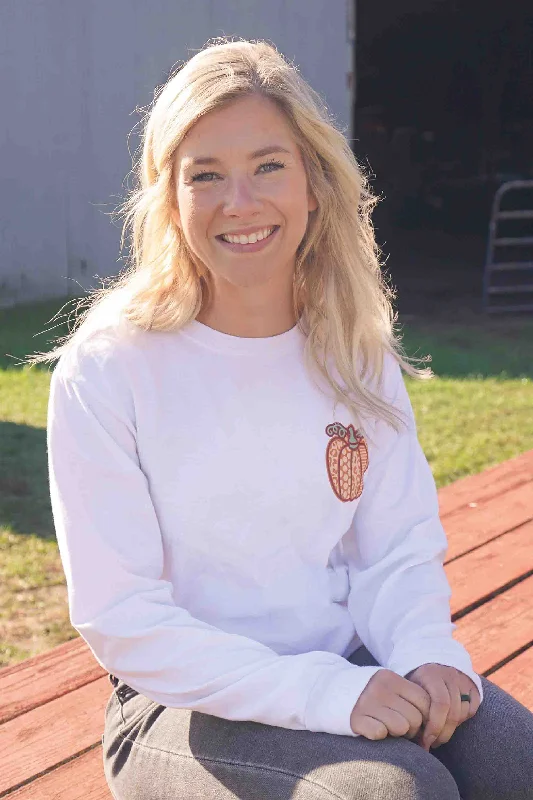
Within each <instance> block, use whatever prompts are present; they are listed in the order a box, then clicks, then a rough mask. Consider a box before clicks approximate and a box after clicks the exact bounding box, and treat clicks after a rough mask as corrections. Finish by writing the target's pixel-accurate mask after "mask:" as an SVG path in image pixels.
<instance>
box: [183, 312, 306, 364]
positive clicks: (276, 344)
mask: <svg viewBox="0 0 533 800" xmlns="http://www.w3.org/2000/svg"><path fill="white" fill-rule="evenodd" d="M181 332H182V333H183V334H184V335H185V336H187V337H188V338H189V339H192V340H193V341H195V342H197V343H198V344H201V345H204V346H205V347H209V348H210V349H211V350H217V351H218V352H220V353H233V354H237V355H251V356H257V355H261V356H263V355H282V354H285V353H290V352H296V351H297V349H298V347H299V346H300V343H301V341H302V339H303V336H304V334H303V332H302V331H301V330H300V328H299V324H298V322H297V323H296V324H295V325H294V327H292V328H290V329H289V330H288V331H285V332H284V333H278V334H276V335H275V336H253V337H247V336H234V335H233V334H230V333H222V331H217V330H216V329H215V328H210V327H209V325H206V324H205V323H204V322H199V321H198V320H196V319H193V320H191V321H190V322H189V323H187V325H185V326H184V327H183V328H181Z"/></svg>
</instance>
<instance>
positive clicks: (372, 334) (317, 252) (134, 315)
mask: <svg viewBox="0 0 533 800" xmlns="http://www.w3.org/2000/svg"><path fill="white" fill-rule="evenodd" d="M250 94H259V95H260V96H263V97H266V98H268V99H269V100H271V101H273V102H275V103H276V104H277V106H278V108H280V109H281V110H282V111H283V112H284V113H285V115H286V118H287V120H288V122H289V124H290V125H291V128H292V130H293V132H294V135H295V137H296V140H297V142H298V144H299V146H300V149H301V152H302V156H303V161H304V165H305V169H306V173H307V178H308V181H309V188H310V190H311V192H312V193H313V195H314V197H315V198H316V200H317V202H318V208H317V209H316V211H314V212H312V213H311V214H310V216H309V223H308V226H307V230H306V233H305V236H304V238H303V240H302V242H301V244H300V246H299V248H298V251H297V253H296V264H295V272H294V283H293V309H294V313H295V317H296V319H299V322H298V325H299V326H300V328H301V330H302V331H303V332H304V333H305V335H306V343H305V360H306V364H307V365H308V366H310V367H313V368H317V369H318V371H319V374H321V375H322V376H323V377H324V378H325V379H326V382H327V384H329V386H330V387H331V388H332V389H333V392H334V395H335V397H336V399H337V400H338V401H340V402H342V403H345V404H346V406H347V408H348V409H349V411H350V413H352V414H353V416H354V418H355V419H360V414H364V413H365V412H366V413H368V414H370V415H371V416H377V417H378V418H382V419H384V420H385V421H386V422H388V423H389V424H390V425H392V426H393V427H394V428H395V429H396V430H399V425H398V422H399V421H400V422H401V420H399V418H398V415H397V412H396V409H395V408H393V407H392V406H391V405H390V404H388V403H387V402H385V401H383V400H382V398H381V397H380V396H379V394H378V393H374V392H372V391H370V390H369V388H368V387H367V386H365V383H364V381H363V378H364V377H365V376H369V377H370V379H371V380H373V379H377V381H378V383H379V384H380V383H381V380H382V374H383V361H384V355H385V353H386V352H389V353H390V354H391V355H392V356H393V357H394V359H395V360H396V361H397V362H398V363H399V364H400V366H401V367H402V369H403V370H404V371H405V372H406V373H408V374H409V375H411V376H412V377H418V378H428V377H432V373H431V370H430V369H429V368H425V369H420V368H416V367H414V366H412V365H411V364H410V363H409V359H408V357H407V356H406V355H405V352H404V351H403V347H402V345H401V341H400V336H399V335H398V334H397V333H396V332H395V323H396V315H395V313H394V312H393V308H392V300H393V299H394V294H393V291H392V289H391V288H390V287H389V286H388V284H387V283H386V281H385V279H384V277H383V275H382V264H381V263H380V257H381V250H380V248H379V247H378V245H377V243H376V241H375V237H374V229H373V225H372V222H371V212H372V210H373V208H374V206H375V205H376V203H377V202H378V198H377V197H376V196H374V195H373V194H372V192H371V190H370V188H369V185H368V180H367V178H366V176H365V175H364V173H363V171H362V169H361V167H360V166H359V164H358V162H357V160H356V158H355V156H354V154H353V153H352V150H351V148H350V145H349V143H348V141H347V140H346V138H345V136H344V134H343V133H342V132H341V130H339V129H338V128H337V127H336V124H335V122H334V121H333V119H332V118H330V116H329V114H328V111H327V108H326V106H325V105H324V104H323V102H322V100H321V99H320V96H319V95H318V94H317V93H316V92H315V91H314V90H313V89H312V88H311V87H310V86H309V85H308V84H307V83H306V82H305V81H304V80H303V78H302V77H301V76H300V74H299V72H298V70H297V68H296V67H295V66H294V65H293V64H291V63H289V62H288V61H287V60H286V59H285V58H284V57H283V56H282V55H281V53H279V52H278V51H277V49H276V48H275V47H274V46H273V45H271V44H270V43H268V42H266V41H257V40H254V41H247V40H242V39H238V40H228V39H223V40H220V39H217V40H215V43H214V44H209V43H208V44H207V45H206V46H205V47H204V48H203V49H202V50H200V51H199V52H197V53H196V54H195V55H194V56H193V57H192V58H191V59H190V60H189V61H187V62H186V63H185V64H184V65H183V66H181V67H178V69H176V70H174V71H173V72H171V74H170V77H169V78H168V80H167V81H166V83H165V84H164V85H163V86H162V87H159V89H156V91H155V92H154V101H153V106H152V109H151V110H150V112H149V113H148V114H147V119H146V122H145V125H144V129H143V135H142V152H141V156H140V158H139V160H138V161H137V163H136V164H135V167H134V170H135V174H136V177H137V180H138V184H139V186H138V188H136V189H134V190H132V191H131V193H130V195H129V197H128V198H127V199H126V201H125V202H124V203H123V205H122V206H121V207H120V209H119V213H121V214H123V215H124V216H125V220H124V225H123V229H122V238H121V248H122V246H123V244H124V238H125V234H126V232H127V231H128V229H130V228H131V247H130V257H129V264H128V265H127V268H126V269H125V271H124V272H122V273H121V274H119V275H118V276H116V277H115V278H114V279H113V281H112V283H111V285H109V286H108V287H105V286H104V287H102V288H97V289H94V290H92V292H91V294H90V295H89V307H88V308H87V309H86V310H85V311H84V313H83V314H82V315H81V317H80V318H79V319H78V320H77V324H76V326H75V328H74V330H73V331H72V332H70V333H69V334H67V335H66V336H64V337H60V338H58V339H57V342H62V343H60V344H57V345H56V346H55V347H54V348H53V349H52V350H51V351H49V352H47V353H40V354H37V355H34V356H32V357H29V358H27V359H26V361H28V362H29V363H31V364H36V363H38V362H40V361H52V360H54V359H56V358H59V357H60V356H61V355H62V354H63V353H64V352H66V351H67V350H68V349H69V348H70V347H72V346H73V345H74V344H75V343H76V342H77V341H79V340H80V339H82V338H84V337H85V336H86V335H87V334H88V333H90V332H91V331H94V330H97V329H98V328H99V327H102V326H107V325H110V324H111V325H113V324H116V323H118V322H120V321H121V320H124V319H125V320H128V321H129V322H130V323H132V324H133V325H134V326H137V327H139V328H142V329H143V330H146V331H148V330H156V331H168V330H176V329H179V328H181V327H182V326H184V325H186V324H187V323H188V322H189V321H191V320H192V319H194V318H195V317H196V316H197V314H198V313H199V312H200V310H201V308H202V306H203V303H204V301H205V300H206V298H208V297H209V290H210V287H209V282H210V281H209V275H208V273H207V272H206V270H205V267H204V266H203V265H202V264H199V263H197V261H196V260H195V259H194V258H193V256H192V253H191V252H190V250H189V248H188V246H187V243H186V241H185V240H184V237H183V234H182V231H181V229H180V228H179V227H178V226H177V224H176V223H175V221H174V220H173V218H172V214H171V211H172V209H173V207H175V204H176V195H175V188H174V161H175V159H174V155H175V151H176V148H177V147H178V145H179V144H180V142H181V141H182V139H183V138H184V136H185V135H186V134H187V132H188V131H189V130H190V128H191V127H192V126H193V125H194V124H195V122H196V121H197V120H198V119H199V118H200V117H201V116H203V115H204V114H206V113H209V112H210V111H213V110H215V109H219V108H221V107H222V106H223V105H225V104H228V103H230V102H232V101H233V100H236V99H238V98H241V97H244V96H246V95H250ZM84 302H87V299H86V298H82V300H81V303H82V304H83V303H84ZM330 357H331V358H332V360H333V364H334V366H335V368H336V371H337V373H338V375H339V377H340V382H338V381H337V380H336V378H335V377H334V376H333V375H332V374H331V371H330V369H329V366H328V359H329V358H330ZM358 360H360V367H361V368H362V369H361V370H360V369H359V367H358V363H357V362H358ZM410 360H417V361H421V360H423V359H410Z"/></svg>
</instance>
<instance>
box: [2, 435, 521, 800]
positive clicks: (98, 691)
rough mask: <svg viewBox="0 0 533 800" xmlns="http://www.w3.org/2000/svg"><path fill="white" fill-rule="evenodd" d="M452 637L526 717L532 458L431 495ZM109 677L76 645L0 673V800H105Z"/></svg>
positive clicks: (107, 798) (508, 463) (79, 643)
mask: <svg viewBox="0 0 533 800" xmlns="http://www.w3.org/2000/svg"><path fill="white" fill-rule="evenodd" d="M439 498H440V506H441V517H442V520H443V523H444V526H445V528H446V531H447V534H448V540H449V550H448V554H447V561H446V572H447V575H448V579H449V581H450V584H451V586H452V590H453V594H452V601H451V605H452V615H453V620H454V621H455V622H456V624H457V629H456V631H455V634H454V635H455V636H456V638H457V639H459V640H460V641H461V642H462V643H463V644H464V645H465V646H466V648H467V649H468V651H469V653H470V654H471V656H472V660H473V663H474V669H475V670H476V672H478V673H480V674H482V675H485V676H487V677H490V679H491V680H492V681H493V682H494V683H497V684H498V685H499V686H501V687H502V688H503V689H505V691H507V692H509V693H510V694H512V695H513V696H514V697H516V698H517V699H518V700H519V701H520V702H521V703H523V704H524V705H525V706H527V707H528V708H530V709H531V710H533V450H530V451H528V452H527V453H524V454H523V455H521V456H518V457H517V458H514V459H512V460H510V461H506V462H504V463H503V464H500V465H499V466H497V467H494V468H492V469H489V470H486V471H485V472H483V473H481V474H479V475H476V476H474V477H471V478H464V479H463V480H460V481H457V482H456V483H454V484H452V485H450V486H447V487H445V488H444V489H441V490H440V492H439ZM111 691H112V686H111V683H110V682H109V679H108V677H107V673H106V672H104V670H102V668H101V667H100V666H99V665H98V664H97V662H96V661H95V660H94V658H93V656H92V654H91V652H90V650H89V649H88V647H87V645H86V644H85V642H84V641H83V640H82V639H80V638H78V639H75V640H73V641H72V642H68V643H66V644H63V645H60V646H59V647H56V648H54V649H52V650H50V651H49V652H47V653H43V654H42V655H39V656H37V657H35V658H32V659H28V660H27V661H23V662H22V663H21V664H17V665H15V666H13V667H7V668H5V669H2V670H0V698H1V700H0V725H1V728H0V734H2V735H0V798H1V797H5V796H9V798H10V800H29V798H32V800H52V798H53V800H82V798H83V800H100V799H102V800H103V799H104V798H105V800H110V799H111V794H110V792H109V790H108V788H107V786H106V783H105V779H104V774H103V768H102V749H101V735H102V731H103V714H104V708H105V705H106V703H107V700H108V698H109V696H110V693H111Z"/></svg>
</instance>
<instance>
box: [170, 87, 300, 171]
mask: <svg viewBox="0 0 533 800" xmlns="http://www.w3.org/2000/svg"><path fill="white" fill-rule="evenodd" d="M273 141H275V142H276V143H277V144H279V145H282V146H283V147H285V148H287V149H288V150H290V151H291V152H296V151H297V142H296V139H295V137H294V134H293V131H292V129H291V126H290V124H289V121H288V120H287V117H286V116H285V114H284V112H283V111H282V110H281V109H280V108H279V107H278V106H277V105H276V104H275V103H274V102H273V101H272V100H268V99H267V98H264V97H260V96H251V97H244V98H239V99H238V100H233V101H232V102H231V103H229V104H228V105H225V106H224V107H223V108H220V109H216V110H215V111H210V112H209V113H207V114H205V116H203V117H201V118H200V119H199V120H198V121H197V122H196V123H195V124H194V125H193V126H192V128H191V129H190V130H189V131H188V132H187V134H186V136H185V137H184V139H183V140H182V142H181V143H180V145H179V147H178V149H177V153H176V157H177V159H178V160H181V159H190V158H195V157H198V156H206V157H209V156H216V157H219V158H223V157H224V155H226V154H229V153H232V152H233V153H234V152H235V151H236V150H242V151H243V152H244V151H246V152H251V151H253V150H257V149H260V148H261V147H262V146H267V145H269V144H271V143H272V142H273Z"/></svg>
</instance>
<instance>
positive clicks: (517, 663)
mask: <svg viewBox="0 0 533 800" xmlns="http://www.w3.org/2000/svg"><path fill="white" fill-rule="evenodd" d="M489 680H490V681H492V682H493V683H495V684H496V685H497V686H499V687H500V688H501V689H503V690H504V691H506V692H507V693H508V694H510V695H512V697H515V698H516V699H517V700H518V702H519V703H522V705H523V706H525V707H526V708H529V710H530V711H533V647H530V648H529V650H525V651H524V652H523V653H520V655H519V656H516V658H513V660H512V661H509V663H507V664H505V665H504V666H503V667H500V668H499V669H497V670H496V672H493V673H492V674H491V675H489Z"/></svg>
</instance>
